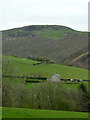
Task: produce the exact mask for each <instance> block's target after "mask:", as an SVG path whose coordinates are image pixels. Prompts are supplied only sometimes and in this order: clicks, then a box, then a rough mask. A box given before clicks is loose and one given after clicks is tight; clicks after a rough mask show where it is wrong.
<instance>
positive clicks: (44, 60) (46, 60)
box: [27, 56, 54, 64]
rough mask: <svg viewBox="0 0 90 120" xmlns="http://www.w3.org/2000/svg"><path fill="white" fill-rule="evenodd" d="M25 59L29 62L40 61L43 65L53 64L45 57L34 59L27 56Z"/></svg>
mask: <svg viewBox="0 0 90 120" xmlns="http://www.w3.org/2000/svg"><path fill="white" fill-rule="evenodd" d="M27 58H28V59H30V60H35V61H40V62H42V63H45V64H54V62H53V61H51V60H49V59H48V58H46V57H34V56H33V57H31V56H28V57H27Z"/></svg>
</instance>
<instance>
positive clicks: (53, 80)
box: [47, 73, 60, 82]
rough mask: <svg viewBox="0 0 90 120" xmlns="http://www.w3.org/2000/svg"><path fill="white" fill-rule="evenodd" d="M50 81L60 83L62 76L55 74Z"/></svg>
mask: <svg viewBox="0 0 90 120" xmlns="http://www.w3.org/2000/svg"><path fill="white" fill-rule="evenodd" d="M47 80H48V81H52V82H59V81H60V75H59V74H58V73H55V74H54V75H53V76H52V77H51V78H50V79H47Z"/></svg>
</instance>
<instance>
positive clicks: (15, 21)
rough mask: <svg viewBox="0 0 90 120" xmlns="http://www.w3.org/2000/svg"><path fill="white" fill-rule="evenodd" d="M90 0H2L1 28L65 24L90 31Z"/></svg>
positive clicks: (0, 3) (0, 11)
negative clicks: (89, 13)
mask: <svg viewBox="0 0 90 120" xmlns="http://www.w3.org/2000/svg"><path fill="white" fill-rule="evenodd" d="M88 2H89V0H0V30H6V29H11V28H17V27H22V26H28V25H64V26H68V27H70V28H73V29H75V30H78V31H88Z"/></svg>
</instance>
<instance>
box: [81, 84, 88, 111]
mask: <svg viewBox="0 0 90 120" xmlns="http://www.w3.org/2000/svg"><path fill="white" fill-rule="evenodd" d="M79 96H80V105H81V111H90V91H89V90H87V88H86V86H85V85H84V84H83V82H82V83H81V84H80V86H79Z"/></svg>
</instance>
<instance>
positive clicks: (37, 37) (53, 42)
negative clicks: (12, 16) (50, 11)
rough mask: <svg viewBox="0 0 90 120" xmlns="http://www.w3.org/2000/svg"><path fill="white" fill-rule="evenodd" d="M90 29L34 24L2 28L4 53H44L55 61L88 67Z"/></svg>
mask: <svg viewBox="0 0 90 120" xmlns="http://www.w3.org/2000/svg"><path fill="white" fill-rule="evenodd" d="M87 51H88V33H86V32H80V31H75V30H73V29H71V28H68V27H65V26H56V25H32V26H26V27H22V28H16V29H11V30H5V31H3V54H4V55H10V56H18V57H25V58H28V57H29V58H33V57H35V58H36V57H43V58H47V59H49V60H51V61H53V62H54V63H57V64H64V65H73V66H78V67H83V68H87V60H86V59H87V57H86V58H85V59H84V64H83V66H82V60H81V59H80V60H79V62H78V61H74V59H76V58H77V57H79V56H81V55H82V54H85V53H86V52H87Z"/></svg>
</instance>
